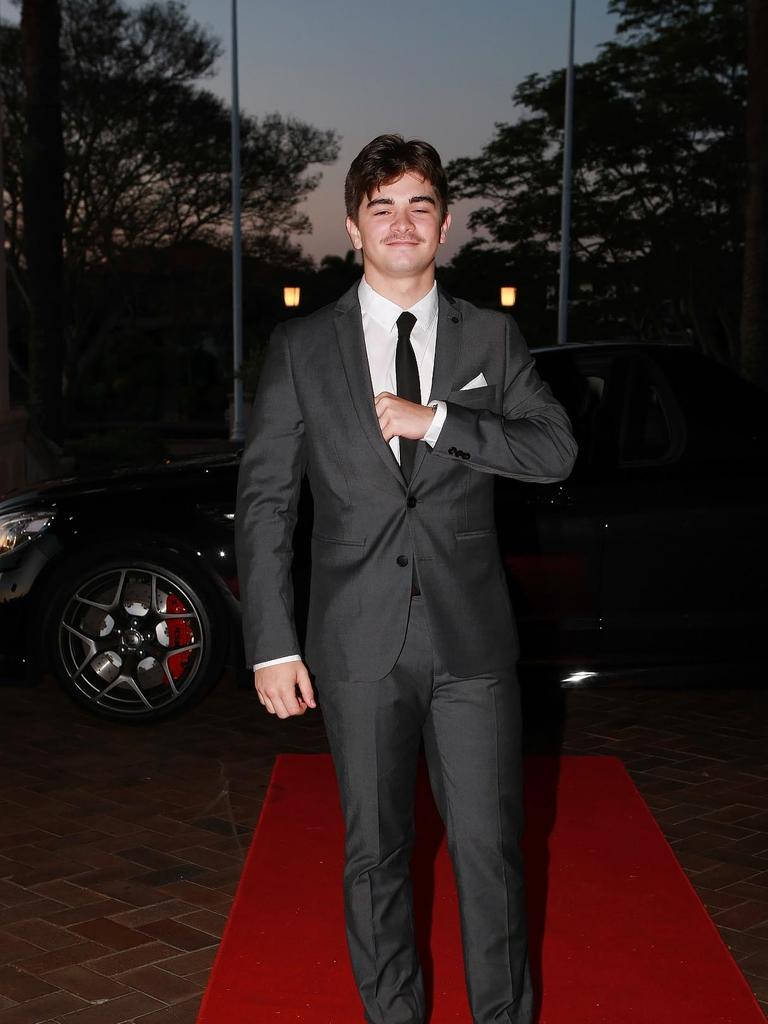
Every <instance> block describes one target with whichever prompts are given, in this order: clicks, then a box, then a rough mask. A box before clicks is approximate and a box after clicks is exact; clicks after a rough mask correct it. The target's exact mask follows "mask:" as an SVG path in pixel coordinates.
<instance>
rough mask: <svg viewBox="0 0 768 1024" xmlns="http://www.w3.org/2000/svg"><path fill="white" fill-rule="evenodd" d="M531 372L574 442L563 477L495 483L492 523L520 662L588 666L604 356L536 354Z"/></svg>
mask: <svg viewBox="0 0 768 1024" xmlns="http://www.w3.org/2000/svg"><path fill="white" fill-rule="evenodd" d="M535 354H536V363H537V369H538V370H539V373H540V375H541V376H542V378H543V379H544V380H546V381H547V382H548V383H549V385H550V386H551V388H552V390H553V392H554V394H555V396H556V397H557V398H558V399H559V400H560V401H561V402H562V403H563V405H564V406H565V408H566V410H567V412H568V414H569V416H570V419H571V423H572V425H573V429H574V434H575V436H576V440H577V442H578V444H579V455H578V459H577V461H576V465H575V467H574V469H573V472H572V474H571V476H570V477H569V478H568V480H566V481H563V482H562V483H556V484H534V483H520V482H517V481H513V480H509V479H506V478H502V477H498V478H497V479H496V508H497V515H496V519H497V526H498V532H499V540H500V545H501V551H502V557H503V560H504V565H505V570H506V573H507V579H508V583H509V587H510V592H511V594H512V601H513V605H514V607H515V612H516V615H517V619H518V623H519V625H520V642H521V651H522V658H523V660H524V661H525V662H526V663H529V664H536V663H547V664H552V663H562V664H563V665H568V666H571V665H573V664H574V661H575V662H576V663H579V664H581V663H584V664H588V663H590V662H591V661H592V660H593V659H594V658H595V657H596V655H597V651H598V648H599V627H600V607H599V602H600V589H601V579H602V568H601V562H602V550H601V548H602V531H601V526H600V517H601V506H602V498H601V492H602V487H603V484H602V475H603V474H602V468H601V464H600V460H601V458H602V455H601V451H600V447H599V445H598V444H597V438H596V433H595V432H596V429H597V424H598V422H599V421H600V418H601V408H602V404H603V402H604V400H605V394H606V379H607V376H608V372H609V368H610V356H609V354H607V353H606V352H604V351H600V350H597V349H596V350H589V349H586V348H583V349H582V348H579V349H576V348H575V347H574V348H570V347H569V348H568V349H561V350H541V351H538V352H536V353H535Z"/></svg>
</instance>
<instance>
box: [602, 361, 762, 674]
mask: <svg viewBox="0 0 768 1024" xmlns="http://www.w3.org/2000/svg"><path fill="white" fill-rule="evenodd" d="M620 377H621V383H620V386H619V388H618V390H617V395H618V398H619V402H618V404H617V405H616V406H615V408H614V409H613V410H611V428H610V429H608V430H606V432H605V436H607V437H610V439H611V442H610V443H611V444H612V445H614V447H615V450H614V452H613V454H612V456H611V455H610V453H609V461H611V459H612V460H613V462H614V468H613V472H612V476H613V480H612V485H611V487H610V488H609V489H608V490H607V491H606V493H605V496H604V497H605V505H604V515H603V524H604V525H603V533H604V540H603V563H602V564H603V572H602V594H601V607H602V611H601V627H602V628H601V630H600V637H601V654H602V656H603V659H605V660H607V661H615V662H620V663H626V662H641V663H642V662H655V663H663V662H669V661H672V662H675V661H684V662H688V663H694V662H711V661H713V660H723V659H726V660H730V659H732V658H733V656H734V655H735V654H738V655H742V654H744V653H746V649H747V646H748V645H749V644H752V645H753V646H754V647H755V648H757V643H756V641H757V637H758V636H759V633H760V627H761V625H763V624H764V622H765V613H766V604H767V602H766V590H765V575H766V568H767V566H766V558H765V541H764V539H763V537H764V524H765V514H766V505H765V499H763V498H762V497H761V496H760V494H761V484H762V487H764V484H765V426H764V416H763V417H762V422H761V417H760V416H759V415H758V413H757V410H756V409H754V410H751V411H750V412H748V411H747V407H748V406H750V405H751V404H753V403H754V401H755V396H754V394H752V393H751V392H750V389H749V388H748V386H746V385H745V384H744V382H742V381H739V380H738V378H736V377H735V376H734V375H733V374H730V373H729V372H728V371H727V370H725V368H722V367H716V366H714V364H710V363H708V362H707V361H706V360H703V359H702V358H701V357H700V356H698V355H697V354H696V353H694V352H693V351H690V350H682V349H678V350H674V349H668V350H665V349H662V348H649V349H648V351H647V352H645V353H640V352H634V353H632V354H629V355H627V356H626V357H625V358H624V359H623V360H622V363H621V372H620ZM761 453H762V455H761Z"/></svg>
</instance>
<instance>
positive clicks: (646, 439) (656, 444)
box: [619, 359, 673, 466]
mask: <svg viewBox="0 0 768 1024" xmlns="http://www.w3.org/2000/svg"><path fill="white" fill-rule="evenodd" d="M662 390H663V389H662V383H661V381H660V379H659V377H658V375H657V374H656V372H655V371H654V369H653V368H652V364H651V363H650V362H648V361H646V360H644V359H634V360H633V361H632V365H631V369H630V372H629V374H628V378H627V391H626V397H625V404H624V412H623V416H622V420H621V430H620V434H619V462H620V464H622V465H625V466H626V465H636V464H648V463H650V462H658V461H659V460H667V459H668V458H669V456H670V454H671V452H672V447H673V432H672V424H671V418H670V415H669V414H668V411H667V406H668V403H667V402H665V399H664V398H663V397H662Z"/></svg>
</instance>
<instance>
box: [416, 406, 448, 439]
mask: <svg viewBox="0 0 768 1024" xmlns="http://www.w3.org/2000/svg"><path fill="white" fill-rule="evenodd" d="M429 405H430V408H431V409H434V410H435V415H434V416H433V417H432V422H431V423H430V425H429V430H428V431H427V432H426V434H425V435H424V437H422V438H419V440H421V441H426V442H427V444H428V445H429V446H430V448H431V447H432V446H433V445H434V443H435V441H437V439H438V437H439V436H440V431H441V430H442V429H443V424H444V423H445V417H446V416H447V415H448V407H447V406H446V404H445V402H441V401H439V400H438V401H435V402H430V403H429Z"/></svg>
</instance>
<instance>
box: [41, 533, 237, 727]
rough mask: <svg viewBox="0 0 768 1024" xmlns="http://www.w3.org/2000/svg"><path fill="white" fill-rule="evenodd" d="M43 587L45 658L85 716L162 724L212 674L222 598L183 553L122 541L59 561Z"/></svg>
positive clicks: (222, 632)
mask: <svg viewBox="0 0 768 1024" xmlns="http://www.w3.org/2000/svg"><path fill="white" fill-rule="evenodd" d="M192 558H194V556H193V555H191V556H190V560H191V559H192ZM47 590H48V594H49V595H51V600H50V603H49V605H48V612H47V615H46V618H45V624H44V633H45V646H46V648H47V653H48V663H49V664H50V666H51V668H52V671H53V674H54V675H55V676H56V678H57V679H58V681H59V683H60V684H61V686H62V687H63V689H64V690H65V691H66V692H67V693H68V694H69V695H70V696H71V697H72V698H73V699H74V700H75V701H76V702H77V703H78V704H79V705H80V706H81V707H83V708H85V709H86V710H87V711H89V712H91V713H92V714H94V715H97V716H99V717H100V718H106V719H110V720H112V721H124V722H129V721H130V722H153V721H159V720H162V719H165V718H169V717H171V716H173V715H176V714H179V713H181V712H182V711H186V710H188V709H189V708H190V707H192V706H193V705H194V704H195V703H197V701H199V700H200V699H201V698H202V697H203V696H204V695H205V694H206V693H207V692H208V691H209V690H210V689H211V688H212V686H213V685H214V684H215V683H216V681H217V680H218V679H219V677H220V675H221V671H222V669H223V665H224V660H225V657H226V637H227V636H228V629H227V624H226V613H225V610H224V606H223V602H222V599H221V597H220V596H219V594H218V593H217V592H216V587H215V584H214V583H213V582H212V581H211V580H210V579H209V578H208V577H207V575H206V574H205V572H204V571H203V570H202V569H200V568H198V567H197V566H196V565H194V563H191V562H188V561H187V560H186V559H184V558H182V557H181V556H179V555H175V554H171V553H167V552H165V551H162V552H158V551H157V550H155V549H153V548H151V547H147V548H135V547H131V548H128V547H127V546H126V547H125V548H122V547H121V548H120V549H117V548H112V549H111V550H103V551H101V552H100V553H99V554H95V553H91V554H89V555H88V557H87V561H86V560H85V559H79V560H78V561H77V562H74V561H69V562H68V563H67V564H66V565H63V566H61V567H60V568H59V570H58V572H57V573H56V575H55V578H53V579H52V580H50V581H49V587H48V588H47Z"/></svg>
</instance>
